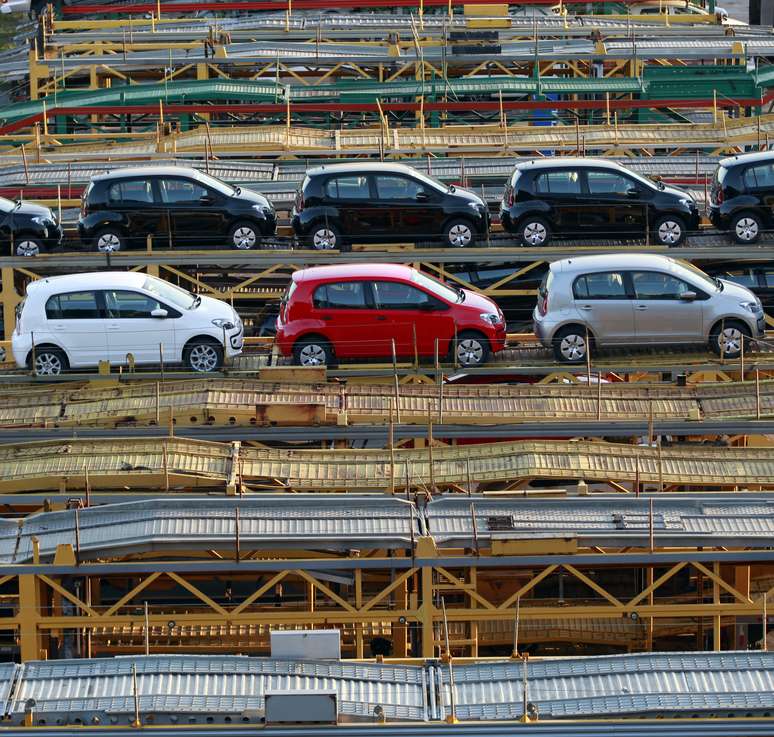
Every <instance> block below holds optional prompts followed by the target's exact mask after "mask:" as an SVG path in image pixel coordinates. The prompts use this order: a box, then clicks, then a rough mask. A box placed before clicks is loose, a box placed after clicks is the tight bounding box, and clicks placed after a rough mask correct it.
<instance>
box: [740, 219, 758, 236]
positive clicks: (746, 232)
mask: <svg viewBox="0 0 774 737" xmlns="http://www.w3.org/2000/svg"><path fill="white" fill-rule="evenodd" d="M735 231H736V237H737V238H738V239H739V240H740V241H754V240H755V239H756V238H757V237H758V223H757V221H756V220H755V219H754V218H739V220H737V222H736V226H735Z"/></svg>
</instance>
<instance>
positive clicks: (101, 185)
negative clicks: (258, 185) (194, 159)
mask: <svg viewBox="0 0 774 737" xmlns="http://www.w3.org/2000/svg"><path fill="white" fill-rule="evenodd" d="M276 226H277V218H276V215H275V213H274V208H273V207H272V206H271V205H270V204H269V201H268V200H267V199H266V198H265V197H264V196H263V195H260V194H258V193H257V192H252V191H250V190H247V189H241V188H240V187H232V186H230V185H228V184H226V183H225V182H221V181H220V180H219V179H215V178H214V177H211V176H209V175H207V174H204V173H202V172H199V171H196V170H195V169H185V168H182V167H175V166H168V167H157V166H148V167H142V168H137V169H118V170H115V171H112V172H110V173H109V174H101V175H98V176H95V177H93V178H92V180H91V183H90V184H89V185H88V187H86V190H85V191H84V193H83V199H82V203H81V216H80V219H79V220H78V232H79V233H80V236H81V240H82V241H83V243H84V244H87V245H91V246H92V247H94V248H96V249H97V250H98V251H103V252H110V251H121V250H123V249H125V248H129V247H138V246H139V247H144V246H145V243H146V240H147V237H148V236H149V235H150V236H151V237H152V238H153V240H154V242H156V243H158V244H160V245H167V244H170V243H172V244H174V245H175V246H177V247H179V248H196V247H198V246H202V245H221V244H223V243H224V242H225V243H227V244H228V245H229V246H231V247H233V248H239V249H244V250H247V249H250V248H254V247H256V246H258V245H260V241H261V238H262V237H264V236H270V235H274V232H275V230H276Z"/></svg>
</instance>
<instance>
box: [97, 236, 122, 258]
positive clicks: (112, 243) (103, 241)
mask: <svg viewBox="0 0 774 737" xmlns="http://www.w3.org/2000/svg"><path fill="white" fill-rule="evenodd" d="M97 250H98V251H102V253H112V252H113V251H120V250H121V239H120V238H119V237H118V236H117V235H116V234H115V233H103V234H102V235H101V236H100V237H99V238H98V239H97Z"/></svg>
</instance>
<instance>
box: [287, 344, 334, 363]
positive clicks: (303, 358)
mask: <svg viewBox="0 0 774 737" xmlns="http://www.w3.org/2000/svg"><path fill="white" fill-rule="evenodd" d="M332 362H333V349H332V348H331V345H330V343H328V341H326V340H325V339H324V338H315V337H312V338H301V340H299V341H298V342H297V343H296V344H295V345H294V346H293V363H295V364H296V365H297V366H330V365H331V363H332Z"/></svg>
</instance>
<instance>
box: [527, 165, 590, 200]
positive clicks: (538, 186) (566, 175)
mask: <svg viewBox="0 0 774 737" xmlns="http://www.w3.org/2000/svg"><path fill="white" fill-rule="evenodd" d="M535 191H536V192H540V193H541V194H580V191H581V188H580V177H579V176H578V172H577V171H575V170H574V169H565V170H562V171H546V172H543V173H542V174H539V175H538V176H537V177H536V179H535Z"/></svg>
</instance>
